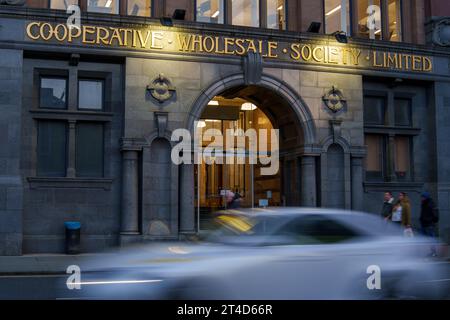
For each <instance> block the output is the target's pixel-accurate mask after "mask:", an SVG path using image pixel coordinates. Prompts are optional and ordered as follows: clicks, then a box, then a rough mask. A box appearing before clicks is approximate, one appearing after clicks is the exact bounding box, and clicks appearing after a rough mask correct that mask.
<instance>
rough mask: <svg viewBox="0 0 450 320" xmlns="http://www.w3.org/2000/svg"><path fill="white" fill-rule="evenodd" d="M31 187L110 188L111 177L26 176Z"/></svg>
mask: <svg viewBox="0 0 450 320" xmlns="http://www.w3.org/2000/svg"><path fill="white" fill-rule="evenodd" d="M27 181H28V182H29V184H30V188H31V189H42V188H86V189H103V190H106V191H109V190H111V184H112V183H113V179H107V178H67V177H49V178H47V177H28V178H27Z"/></svg>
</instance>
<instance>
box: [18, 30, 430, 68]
mask: <svg viewBox="0 0 450 320" xmlns="http://www.w3.org/2000/svg"><path fill="white" fill-rule="evenodd" d="M26 36H27V37H28V38H29V39H31V40H33V41H53V42H59V43H64V42H66V43H73V42H74V41H75V40H78V41H79V43H81V44H93V45H101V46H111V47H112V46H116V47H128V46H130V45H131V47H133V48H139V49H156V50H164V49H165V46H164V43H165V41H166V37H167V38H168V40H167V41H168V43H169V44H172V41H171V40H170V39H171V38H175V37H176V38H177V42H176V43H174V45H172V46H170V47H169V48H167V50H178V51H184V52H192V53H194V54H195V53H198V54H200V53H214V54H218V55H221V54H225V55H234V56H236V55H238V56H241V55H245V54H247V53H250V52H253V53H259V54H261V55H262V56H263V57H266V58H272V59H274V58H278V59H281V60H286V59H287V60H291V61H299V62H300V63H311V62H315V63H320V64H330V65H355V66H357V65H360V64H362V67H364V66H367V67H372V68H378V69H386V70H407V71H414V72H431V71H432V70H433V60H432V58H431V57H426V56H422V55H413V54H406V53H396V52H387V51H376V50H371V49H359V48H349V47H345V46H343V47H336V46H328V45H316V44H309V43H306V44H303V43H298V42H297V43H291V44H289V43H287V44H286V43H283V45H287V47H284V48H285V49H283V53H284V54H286V55H282V56H279V54H278V48H279V47H280V43H279V42H277V41H266V40H261V39H257V40H256V39H246V38H235V37H223V36H210V35H200V34H189V33H177V32H171V31H167V32H164V31H159V30H156V31H153V30H150V29H139V30H138V29H131V28H115V27H103V26H90V25H85V26H82V28H69V27H67V26H66V25H65V24H53V23H50V22H38V21H35V22H30V23H28V24H27V25H26ZM286 48H290V50H287V49H286ZM288 53H289V54H288ZM362 53H364V57H365V59H364V60H363V61H362V62H360V57H361V55H362ZM371 60H372V61H371Z"/></svg>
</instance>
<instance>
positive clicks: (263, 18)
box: [193, 0, 289, 31]
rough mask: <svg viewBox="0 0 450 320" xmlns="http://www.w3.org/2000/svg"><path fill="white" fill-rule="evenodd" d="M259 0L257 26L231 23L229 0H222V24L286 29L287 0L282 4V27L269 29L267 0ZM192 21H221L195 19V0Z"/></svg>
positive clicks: (195, 0) (195, 1)
mask: <svg viewBox="0 0 450 320" xmlns="http://www.w3.org/2000/svg"><path fill="white" fill-rule="evenodd" d="M258 2H259V10H258V14H259V26H257V27H253V26H241V25H234V24H233V23H232V8H231V1H229V0H224V1H223V6H224V9H223V10H224V22H223V24H224V25H233V26H236V27H243V28H264V29H268V30H275V31H287V30H288V23H289V21H288V14H287V13H288V12H289V10H288V3H289V1H288V0H284V5H283V12H284V19H285V21H284V29H281V30H280V29H271V28H268V27H267V0H258ZM193 10H194V22H198V23H211V24H217V25H220V24H222V23H213V22H200V21H197V0H194V7H193Z"/></svg>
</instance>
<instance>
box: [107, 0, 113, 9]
mask: <svg viewBox="0 0 450 320" xmlns="http://www.w3.org/2000/svg"><path fill="white" fill-rule="evenodd" d="M111 4H112V0H108V1H106V4H105V7H106V8H110V7H111Z"/></svg>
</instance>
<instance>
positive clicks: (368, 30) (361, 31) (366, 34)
mask: <svg viewBox="0 0 450 320" xmlns="http://www.w3.org/2000/svg"><path fill="white" fill-rule="evenodd" d="M354 3H355V5H356V8H357V10H356V14H357V19H358V29H357V30H358V37H362V38H369V39H378V40H379V39H381V33H382V32H381V6H380V0H358V1H354ZM367 12H369V13H370V14H369V13H367ZM369 16H370V19H368V18H369ZM368 21H369V23H367V22H368Z"/></svg>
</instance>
